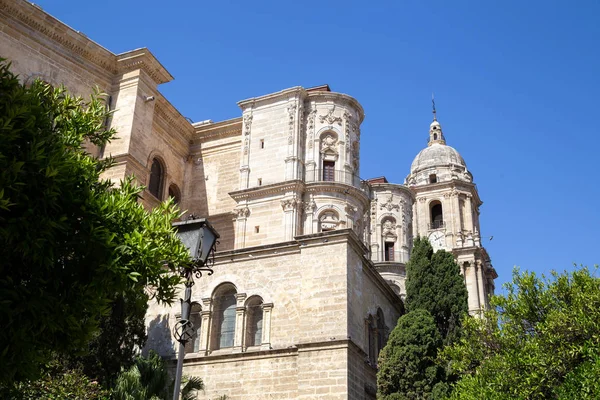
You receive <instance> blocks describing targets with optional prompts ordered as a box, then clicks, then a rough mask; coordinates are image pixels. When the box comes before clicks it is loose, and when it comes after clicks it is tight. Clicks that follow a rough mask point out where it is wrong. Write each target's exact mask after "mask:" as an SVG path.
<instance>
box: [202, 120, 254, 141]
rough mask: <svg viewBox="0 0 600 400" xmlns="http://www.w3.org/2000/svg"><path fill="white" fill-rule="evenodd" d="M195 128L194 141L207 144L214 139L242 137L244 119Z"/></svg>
mask: <svg viewBox="0 0 600 400" xmlns="http://www.w3.org/2000/svg"><path fill="white" fill-rule="evenodd" d="M193 127H194V139H193V140H194V141H201V142H205V141H208V140H212V139H217V138H224V137H228V136H237V135H239V136H241V135H242V117H237V118H232V119H228V120H225V121H220V122H216V123H209V124H205V125H197V126H193Z"/></svg>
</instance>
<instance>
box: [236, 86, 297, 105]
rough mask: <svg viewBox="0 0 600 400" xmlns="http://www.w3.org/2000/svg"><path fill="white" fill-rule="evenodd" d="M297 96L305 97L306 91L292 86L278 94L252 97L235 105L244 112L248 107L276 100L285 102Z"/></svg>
mask: <svg viewBox="0 0 600 400" xmlns="http://www.w3.org/2000/svg"><path fill="white" fill-rule="evenodd" d="M299 95H302V97H305V96H306V91H305V90H304V88H303V87H302V86H294V87H291V88H289V89H284V90H280V91H279V92H275V93H269V94H266V95H263V96H258V97H252V98H249V99H246V100H241V101H238V103H237V105H238V106H239V107H240V108H241V109H242V110H244V109H246V108H248V107H255V106H260V105H263V104H264V103H268V102H270V101H272V100H277V99H282V100H285V99H287V98H289V97H290V96H294V97H296V96H299Z"/></svg>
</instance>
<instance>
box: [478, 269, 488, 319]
mask: <svg viewBox="0 0 600 400" xmlns="http://www.w3.org/2000/svg"><path fill="white" fill-rule="evenodd" d="M477 265H478V269H477V274H478V275H477V283H478V289H479V308H480V309H481V311H483V310H484V309H485V308H486V301H485V300H486V298H485V284H486V280H485V279H484V278H483V275H484V274H483V268H484V266H483V264H482V263H481V262H479V261H478V262H477Z"/></svg>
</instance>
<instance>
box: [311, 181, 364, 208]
mask: <svg viewBox="0 0 600 400" xmlns="http://www.w3.org/2000/svg"><path fill="white" fill-rule="evenodd" d="M306 192H307V193H317V192H330V193H331V192H334V193H342V194H349V195H352V196H353V197H354V198H356V199H359V200H360V201H361V203H362V205H363V208H366V207H367V206H368V205H369V203H370V201H371V200H370V199H369V196H368V195H367V194H366V193H365V192H363V191H362V190H360V189H357V188H355V187H354V186H350V185H346V184H343V183H338V182H329V181H318V182H311V183H306Z"/></svg>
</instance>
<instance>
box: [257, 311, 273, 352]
mask: <svg viewBox="0 0 600 400" xmlns="http://www.w3.org/2000/svg"><path fill="white" fill-rule="evenodd" d="M261 307H262V311H263V329H262V338H261V340H260V349H261V350H269V349H270V348H271V313H272V311H273V303H264V304H263V305H262V306H261Z"/></svg>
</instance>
